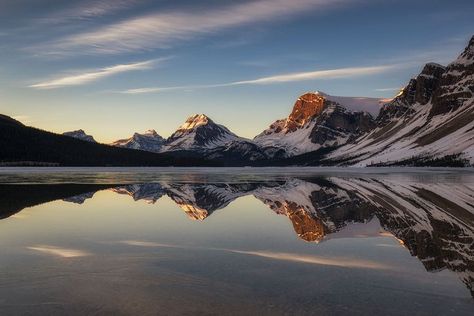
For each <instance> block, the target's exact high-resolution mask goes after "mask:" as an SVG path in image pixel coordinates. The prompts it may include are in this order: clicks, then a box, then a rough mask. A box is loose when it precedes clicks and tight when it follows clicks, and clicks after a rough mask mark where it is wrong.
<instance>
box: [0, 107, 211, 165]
mask: <svg viewBox="0 0 474 316" xmlns="http://www.w3.org/2000/svg"><path fill="white" fill-rule="evenodd" d="M0 148H1V150H0V165H3V166H10V165H41V166H189V165H206V164H208V163H207V162H205V161H203V160H200V159H196V158H189V157H188V158H186V159H184V158H180V157H175V156H172V155H170V154H157V153H151V152H145V151H138V150H132V149H126V148H118V147H112V146H107V145H102V144H97V143H92V142H85V141H83V140H80V139H76V138H73V137H69V136H65V135H59V134H54V133H50V132H46V131H42V130H39V129H36V128H33V127H28V126H25V125H23V124H22V123H20V122H18V121H16V120H14V119H12V118H10V117H8V116H5V115H1V116H0Z"/></svg>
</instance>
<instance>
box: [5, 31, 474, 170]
mask: <svg viewBox="0 0 474 316" xmlns="http://www.w3.org/2000/svg"><path fill="white" fill-rule="evenodd" d="M378 108H379V109H380V111H379V113H378V114H377V116H376V117H373V116H372V114H371V113H369V112H366V111H360V109H378ZM12 121H14V120H13V119H11V118H6V117H3V119H2V120H0V124H2V122H3V123H8V124H9V125H8V126H10V127H11V124H12ZM19 124H21V123H19ZM64 135H65V136H68V137H69V138H76V139H80V140H82V141H87V142H91V143H92V142H95V140H94V138H93V137H92V136H91V135H87V134H86V133H85V132H84V131H83V130H78V131H73V132H67V133H64ZM20 143H21V141H20ZM49 145H51V146H54V144H52V143H51V144H49ZM95 145H99V144H95ZM108 145H109V146H106V147H108V148H110V147H120V148H124V149H133V150H135V151H142V152H143V151H146V152H151V153H154V154H155V155H158V156H156V157H161V156H159V155H166V156H167V157H174V158H179V159H181V161H182V163H184V164H189V161H191V160H193V161H194V162H195V163H196V165H201V164H203V163H204V164H208V165H216V166H241V165H250V166H265V165H343V166H361V167H362V166H392V165H408V166H471V165H474V37H473V38H471V40H470V41H469V44H468V46H467V47H466V48H465V50H464V51H463V52H462V53H461V55H460V56H459V57H458V58H457V59H456V60H455V61H453V62H452V63H450V64H449V65H448V66H442V65H439V64H435V63H428V64H426V65H425V66H424V67H423V69H422V71H421V73H420V74H419V75H418V76H416V77H415V78H413V79H411V80H410V81H409V82H408V84H407V85H406V86H405V87H404V88H403V89H402V90H401V91H400V93H399V94H398V95H397V96H396V97H394V98H393V99H391V100H382V99H377V98H359V97H339V96H331V95H328V94H325V93H323V92H309V93H305V94H303V95H301V96H300V97H299V98H298V99H297V100H296V102H295V104H294V106H293V109H292V111H291V113H290V114H289V115H288V117H286V118H284V119H280V120H276V121H275V122H274V123H272V124H271V125H270V126H269V127H268V128H267V129H265V130H264V131H262V132H261V133H260V134H258V135H257V136H255V137H254V138H253V139H246V138H243V137H240V136H238V135H236V134H235V133H233V132H232V131H230V130H229V129H228V128H226V127H225V126H223V125H220V124H217V123H215V122H214V121H213V120H212V119H211V118H209V117H208V116H206V115H204V114H196V115H193V116H191V117H189V118H188V119H187V120H186V121H185V122H184V124H182V125H181V126H179V127H178V129H177V130H176V131H175V132H174V133H173V134H172V135H171V136H170V137H169V138H167V139H165V138H163V137H161V136H160V135H158V134H157V132H156V131H155V130H149V131H147V132H145V133H135V134H134V135H133V136H131V137H130V138H128V139H122V140H117V141H115V142H113V143H111V144H108ZM12 146H13V147H14V145H12ZM102 146H105V145H102ZM104 148H105V147H104ZM56 150H58V149H56ZM109 150H110V149H109ZM26 156H27V155H26ZM6 158H8V155H6V157H5V155H1V156H0V161H4V162H8V161H9V160H8V159H6ZM25 158H26V157H25ZM157 159H158V158H157ZM32 160H35V159H32ZM186 161H188V162H186ZM49 162H51V163H57V162H58V161H56V160H53V161H49ZM59 163H60V164H61V162H59ZM110 164H112V165H114V164H115V163H114V162H113V161H112V162H111V163H110ZM134 164H136V163H134ZM152 164H153V163H152ZM160 164H166V163H161V162H160ZM147 165H149V164H147Z"/></svg>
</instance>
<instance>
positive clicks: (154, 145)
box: [111, 129, 165, 152]
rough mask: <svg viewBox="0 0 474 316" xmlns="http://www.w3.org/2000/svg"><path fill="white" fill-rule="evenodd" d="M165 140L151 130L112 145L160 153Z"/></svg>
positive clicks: (135, 134)
mask: <svg viewBox="0 0 474 316" xmlns="http://www.w3.org/2000/svg"><path fill="white" fill-rule="evenodd" d="M164 142H165V140H164V139H163V137H161V136H160V135H158V133H157V132H156V131H155V130H153V129H149V130H147V131H146V132H145V133H134V134H133V136H132V137H130V138H126V139H120V140H117V141H115V142H113V143H112V144H111V145H112V146H116V147H123V148H130V149H139V150H145V151H151V152H159V151H160V150H161V147H162V146H163V143H164Z"/></svg>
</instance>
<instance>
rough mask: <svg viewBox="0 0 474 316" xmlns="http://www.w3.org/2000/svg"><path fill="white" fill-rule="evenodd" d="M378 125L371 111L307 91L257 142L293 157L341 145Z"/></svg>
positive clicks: (347, 100)
mask: <svg viewBox="0 0 474 316" xmlns="http://www.w3.org/2000/svg"><path fill="white" fill-rule="evenodd" d="M345 101H346V102H349V98H346V100H345ZM374 126H375V123H374V120H373V118H372V116H371V115H370V114H369V113H367V112H361V111H360V112H352V111H349V110H347V109H346V108H344V107H343V106H341V105H340V104H339V103H337V102H335V101H332V100H330V97H329V96H328V95H326V94H321V93H319V92H314V93H306V94H304V95H302V96H300V97H299V98H298V100H297V101H296V103H295V105H294V106H293V110H292V112H291V113H290V115H289V116H288V118H286V119H281V120H277V121H276V122H274V123H273V124H272V125H270V127H269V128H268V129H266V130H264V131H263V132H262V133H261V134H259V135H257V136H256V137H255V138H254V142H255V143H256V144H258V145H259V146H261V147H262V148H265V150H266V152H268V153H270V152H275V153H278V155H277V154H274V155H273V157H278V156H286V157H291V156H296V155H299V154H303V153H306V152H312V151H316V150H318V149H321V148H326V147H337V146H341V145H343V144H345V143H347V142H350V141H352V140H354V139H356V138H357V137H358V136H360V135H362V134H363V133H365V132H368V131H370V130H371V129H372V128H373V127H374ZM278 150H279V151H278Z"/></svg>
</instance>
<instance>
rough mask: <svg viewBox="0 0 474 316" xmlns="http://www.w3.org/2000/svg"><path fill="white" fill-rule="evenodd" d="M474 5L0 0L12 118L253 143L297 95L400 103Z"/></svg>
mask: <svg viewBox="0 0 474 316" xmlns="http://www.w3.org/2000/svg"><path fill="white" fill-rule="evenodd" d="M472 12H474V2H473V1H472V0H466V1H462V0H451V1H437V0H410V1H404V0H400V1H395V0H383V1H382V0H242V1H239V0H235V1H231V0H202V1H193V0H183V1H180V0H115V1H108V0H95V1H93V0H83V1H79V0H69V1H63V0H0V113H1V114H5V115H9V116H12V117H14V118H16V119H18V120H20V121H22V122H23V123H25V124H27V125H31V126H35V127H38V128H41V129H44V130H48V131H53V132H58V133H62V132H65V131H71V130H77V129H84V130H85V131H86V132H87V133H88V134H92V135H93V136H94V137H95V139H96V140H98V141H100V142H104V143H109V142H112V141H114V140H117V139H121V138H127V137H130V136H131V135H132V134H133V133H134V132H143V131H145V130H148V129H155V130H156V131H157V132H158V133H159V134H160V135H162V136H163V137H168V136H169V135H170V134H171V133H173V131H174V130H176V128H177V127H178V126H179V125H181V124H182V123H183V122H184V121H185V120H186V118H187V117H189V116H191V115H192V114H195V113H204V114H206V115H208V116H209V117H211V118H212V119H213V120H214V121H215V122H217V123H219V124H223V125H225V126H227V127H228V128H229V129H231V130H232V131H233V132H235V133H237V134H238V135H240V136H243V137H248V138H252V137H254V136H255V135H257V134H258V133H260V132H261V131H262V130H263V129H265V128H266V127H268V125H270V123H272V122H273V121H275V120H276V119H279V118H283V117H286V116H287V115H288V114H289V112H290V111H291V108H292V106H293V104H294V102H295V100H296V99H297V98H298V96H299V95H301V94H303V93H305V92H308V91H323V92H325V93H328V94H330V95H337V96H367V97H383V98H390V97H393V96H394V95H396V94H397V93H398V91H399V90H400V88H402V87H403V86H404V85H405V84H406V83H407V82H408V80H409V79H410V78H412V77H414V76H416V74H417V73H419V72H420V70H421V68H422V67H423V65H424V64H425V63H427V62H437V63H441V64H448V63H449V62H450V61H452V60H454V59H455V58H456V57H457V56H458V55H459V54H460V53H461V51H462V50H463V48H464V47H465V46H466V44H467V42H468V40H469V38H470V37H471V36H472V35H474V19H473V18H472Z"/></svg>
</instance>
